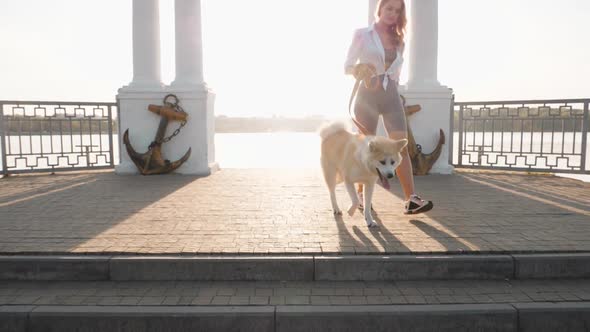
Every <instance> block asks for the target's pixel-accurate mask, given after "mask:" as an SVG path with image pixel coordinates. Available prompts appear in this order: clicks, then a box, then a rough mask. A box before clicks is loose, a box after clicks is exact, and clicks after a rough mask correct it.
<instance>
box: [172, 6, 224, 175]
mask: <svg viewBox="0 0 590 332" xmlns="http://www.w3.org/2000/svg"><path fill="white" fill-rule="evenodd" d="M174 18H175V40H176V78H175V79H174V81H173V82H172V83H171V84H170V86H169V87H168V88H167V91H168V93H173V94H175V95H176V96H177V97H178V98H179V100H180V105H181V106H182V107H183V108H184V110H185V111H186V112H187V113H188V121H187V124H186V126H185V127H184V128H183V129H182V131H181V132H180V134H179V135H178V136H176V137H175V138H174V140H173V142H174V143H173V144H168V146H166V151H167V152H168V153H169V155H170V156H171V158H168V159H171V160H175V159H178V158H180V157H181V156H182V155H183V154H184V153H185V151H186V149H187V148H189V147H190V148H191V149H192V153H191V157H190V158H189V159H188V160H187V161H186V162H185V163H184V164H183V165H182V167H180V168H178V170H176V172H177V173H181V174H192V175H208V174H211V173H212V172H215V171H216V170H217V169H218V168H219V166H218V165H217V163H216V162H215V142H214V140H215V114H214V101H215V94H214V93H213V92H212V91H211V90H210V89H209V87H208V86H207V83H205V80H204V77H203V47H202V40H203V38H202V29H201V1H200V0H175V2H174ZM170 126H172V127H175V126H178V124H177V123H175V122H172V123H171V124H170Z"/></svg>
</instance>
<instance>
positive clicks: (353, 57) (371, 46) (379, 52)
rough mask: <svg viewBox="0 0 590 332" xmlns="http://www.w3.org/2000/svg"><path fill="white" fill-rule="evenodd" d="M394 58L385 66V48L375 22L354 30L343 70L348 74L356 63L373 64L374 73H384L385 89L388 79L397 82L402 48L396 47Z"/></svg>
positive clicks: (402, 60)
mask: <svg viewBox="0 0 590 332" xmlns="http://www.w3.org/2000/svg"><path fill="white" fill-rule="evenodd" d="M396 52H397V55H396V57H395V60H394V61H393V63H391V65H390V66H389V68H385V48H383V44H382V43H381V38H379V33H378V32H377V31H376V30H375V23H373V24H372V25H371V26H369V27H367V28H362V29H358V30H356V31H355V32H354V36H353V38H352V44H351V45H350V48H349V49H348V56H347V57H346V62H345V63H344V71H345V73H347V74H349V73H351V72H352V68H353V67H354V65H356V64H357V63H366V64H372V65H373V66H375V69H376V75H375V76H379V75H384V77H383V89H384V90H387V84H388V83H389V81H396V82H399V76H400V73H401V69H402V64H403V62H404V58H403V49H401V47H398V49H397V50H396Z"/></svg>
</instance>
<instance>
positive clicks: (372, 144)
mask: <svg viewBox="0 0 590 332" xmlns="http://www.w3.org/2000/svg"><path fill="white" fill-rule="evenodd" d="M369 151H370V152H371V153H373V152H375V151H377V143H375V140H370V141H369Z"/></svg>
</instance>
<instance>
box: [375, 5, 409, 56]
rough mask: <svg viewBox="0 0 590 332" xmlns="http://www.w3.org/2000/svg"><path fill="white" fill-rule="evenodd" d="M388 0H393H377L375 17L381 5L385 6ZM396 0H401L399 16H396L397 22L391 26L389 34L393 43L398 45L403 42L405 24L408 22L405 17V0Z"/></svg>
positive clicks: (379, 11) (381, 7)
mask: <svg viewBox="0 0 590 332" xmlns="http://www.w3.org/2000/svg"><path fill="white" fill-rule="evenodd" d="M389 1H393V0H379V2H377V8H376V9H375V19H378V18H379V15H380V14H381V9H383V6H385V4H386V3H387V2H389ZM397 1H401V3H402V8H401V10H400V13H399V16H398V18H397V22H396V23H395V25H394V26H393V27H392V29H391V31H390V36H391V38H392V41H393V42H394V44H395V45H397V46H400V45H403V44H404V37H405V35H406V24H407V23H408V19H407V17H406V2H405V0H397Z"/></svg>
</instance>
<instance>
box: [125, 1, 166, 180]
mask: <svg viewBox="0 0 590 332" xmlns="http://www.w3.org/2000/svg"><path fill="white" fill-rule="evenodd" d="M159 7H160V6H159V0H133V12H132V13H133V18H132V20H133V79H132V81H131V82H130V83H129V84H128V85H126V86H123V87H122V88H120V89H119V91H118V94H117V100H118V101H119V156H120V162H119V165H117V166H116V167H115V172H116V173H117V174H138V173H139V172H138V170H137V168H136V167H135V164H134V163H133V161H131V159H130V158H129V155H128V154H127V150H126V149H125V145H124V144H123V142H122V141H123V133H124V132H125V130H129V139H130V141H131V145H132V146H133V147H134V148H135V150H136V151H137V152H139V153H144V152H146V151H147V147H148V146H149V144H150V142H151V141H152V140H153V139H154V137H155V135H156V130H157V128H158V122H159V121H160V119H159V117H158V116H156V115H155V114H153V113H151V112H149V111H148V110H147V107H148V105H149V104H161V103H162V98H163V97H164V95H165V91H164V85H163V84H162V79H161V77H162V76H161V65H160V8H159ZM164 153H166V152H165V149H164Z"/></svg>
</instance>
